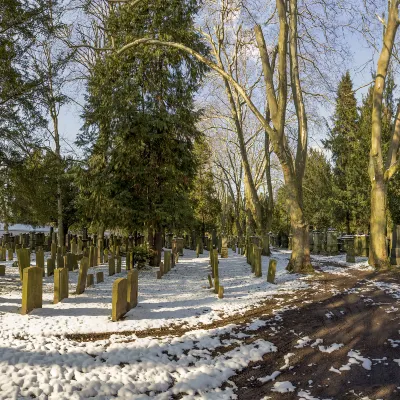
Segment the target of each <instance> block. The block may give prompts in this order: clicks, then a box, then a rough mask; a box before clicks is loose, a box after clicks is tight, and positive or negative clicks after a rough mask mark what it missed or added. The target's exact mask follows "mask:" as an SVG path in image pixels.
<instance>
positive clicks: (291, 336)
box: [232, 271, 400, 400]
mask: <svg viewBox="0 0 400 400" xmlns="http://www.w3.org/2000/svg"><path fill="white" fill-rule="evenodd" d="M323 281H324V287H325V290H323V291H318V292H317V293H310V292H307V293H304V297H302V298H301V299H296V298H293V299H288V301H287V305H288V306H292V307H293V306H296V307H297V308H295V309H292V310H289V311H286V312H285V313H283V314H282V320H279V319H278V320H276V321H270V322H269V323H268V324H267V325H266V326H264V327H261V328H260V329H258V330H257V331H255V332H252V333H253V334H254V335H255V338H256V339H264V340H269V341H271V342H272V343H274V345H275V346H277V348H278V352H277V353H269V354H266V355H265V356H264V359H263V361H262V362H258V363H253V364H251V365H249V367H247V368H246V369H245V370H243V371H242V372H240V373H239V374H238V375H237V376H236V377H234V378H233V379H232V380H233V381H234V382H235V384H236V385H237V387H238V390H237V395H238V399H243V400H245V399H251V400H256V399H272V400H274V399H301V398H303V399H307V400H308V399H328V398H331V399H364V400H366V399H368V398H369V399H371V400H372V399H385V400H387V399H400V365H399V364H400V333H399V328H400V326H399V322H400V311H399V309H398V308H399V304H398V300H397V299H395V298H393V296H392V295H389V294H387V293H385V292H384V291H383V290H379V289H378V288H377V287H376V286H375V284H374V282H376V281H378V282H385V283H386V284H393V283H396V282H400V279H399V277H398V275H396V274H393V273H391V274H382V275H377V274H371V273H370V274H367V273H361V272H356V271H352V272H351V276H350V277H349V276H345V277H343V276H340V275H333V274H324V275H323ZM337 290H340V291H341V292H342V293H340V294H336V295H332V291H333V292H335V291H337ZM387 290H388V289H387ZM387 290H386V291H387ZM399 294H400V293H399ZM305 337H308V338H309V341H308V342H307V344H305V345H304V346H303V347H300V346H299V342H298V340H300V339H301V338H305ZM317 339H322V340H323V342H321V343H318V342H319V341H318V342H317V343H316V341H317ZM389 339H391V340H399V342H398V343H396V342H391V341H390V340H389ZM334 343H336V344H339V345H342V346H336V347H338V349H337V350H334V351H332V352H331V353H329V352H326V351H325V352H324V351H321V349H320V348H319V346H325V347H326V348H328V349H329V347H328V346H330V345H333V344H334ZM313 344H314V345H313ZM312 345H313V346H312ZM296 346H297V347H296ZM326 348H325V349H324V348H322V350H326ZM352 351H353V353H350V354H349V352H352ZM288 355H289V356H288ZM285 356H286V357H287V359H288V362H286V361H285ZM361 357H363V358H365V359H364V360H363V359H362V358H361ZM356 359H358V361H357V360H356ZM393 360H399V362H398V363H397V362H395V361H393ZM285 364H286V367H284V366H285ZM363 364H364V366H363ZM366 368H370V369H366ZM275 371H279V372H280V374H279V376H277V378H276V380H275V381H272V380H270V381H268V382H265V379H264V382H263V381H260V380H259V378H261V379H262V378H265V377H267V376H270V375H272V374H273V373H274V372H275ZM262 380H263V379H262ZM284 381H286V382H290V383H291V384H292V385H293V386H294V387H295V389H294V391H293V392H288V393H279V392H274V391H272V389H274V385H275V384H276V382H284Z"/></svg>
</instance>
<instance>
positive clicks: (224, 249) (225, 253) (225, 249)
mask: <svg viewBox="0 0 400 400" xmlns="http://www.w3.org/2000/svg"><path fill="white" fill-rule="evenodd" d="M221 258H228V238H227V237H226V236H223V237H222V238H221Z"/></svg>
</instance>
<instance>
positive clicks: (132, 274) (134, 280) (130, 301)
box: [127, 269, 139, 311]
mask: <svg viewBox="0 0 400 400" xmlns="http://www.w3.org/2000/svg"><path fill="white" fill-rule="evenodd" d="M127 281H128V282H127V310H128V311H129V310H130V309H131V308H134V307H136V306H137V303H138V293H139V291H138V288H139V271H138V270H137V269H132V270H131V271H129V272H128V277H127Z"/></svg>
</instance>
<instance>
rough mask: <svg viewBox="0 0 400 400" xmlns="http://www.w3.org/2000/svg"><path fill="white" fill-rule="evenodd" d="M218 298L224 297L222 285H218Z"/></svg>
mask: <svg viewBox="0 0 400 400" xmlns="http://www.w3.org/2000/svg"><path fill="white" fill-rule="evenodd" d="M218 298H219V299H223V298H224V287H223V286H219V288H218Z"/></svg>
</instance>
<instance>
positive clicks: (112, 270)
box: [108, 256, 115, 276]
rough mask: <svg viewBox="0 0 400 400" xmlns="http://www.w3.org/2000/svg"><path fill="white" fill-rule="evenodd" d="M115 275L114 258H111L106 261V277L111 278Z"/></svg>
mask: <svg viewBox="0 0 400 400" xmlns="http://www.w3.org/2000/svg"><path fill="white" fill-rule="evenodd" d="M114 274H115V258H114V256H111V257H110V259H109V260H108V276H113V275H114Z"/></svg>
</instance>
